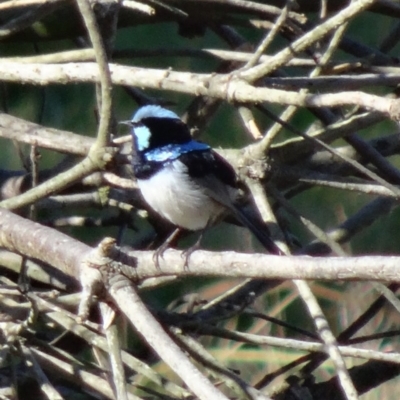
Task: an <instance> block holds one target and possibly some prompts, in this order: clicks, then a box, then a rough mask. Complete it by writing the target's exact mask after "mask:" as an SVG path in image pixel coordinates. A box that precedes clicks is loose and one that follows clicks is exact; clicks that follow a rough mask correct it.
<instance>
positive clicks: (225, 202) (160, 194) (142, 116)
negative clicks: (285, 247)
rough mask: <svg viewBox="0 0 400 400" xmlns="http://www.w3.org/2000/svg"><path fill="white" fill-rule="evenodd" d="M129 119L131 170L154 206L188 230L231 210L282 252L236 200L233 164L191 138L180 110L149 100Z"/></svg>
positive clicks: (200, 227)
mask: <svg viewBox="0 0 400 400" xmlns="http://www.w3.org/2000/svg"><path fill="white" fill-rule="evenodd" d="M127 124H128V125H130V126H131V127H132V135H133V159H132V165H133V171H134V174H135V176H136V179H137V183H138V186H139V188H140V190H141V192H142V195H143V197H144V199H145V201H146V202H147V204H148V205H149V206H150V207H151V208H152V209H153V210H154V211H156V212H157V213H158V214H159V215H161V216H162V217H163V218H165V219H167V220H168V221H170V222H171V223H172V224H174V225H176V226H177V227H178V228H184V229H188V230H190V231H197V230H204V229H205V228H207V227H208V226H210V225H212V224H214V223H215V222H216V221H217V220H219V219H220V218H221V217H222V216H223V215H224V214H226V213H227V212H230V213H232V214H233V215H234V216H235V217H236V219H237V220H239V221H240V223H242V224H243V225H245V226H247V227H248V228H249V229H250V230H251V231H252V232H253V234H254V235H255V236H256V237H257V239H258V240H259V241H260V242H261V244H262V245H263V246H264V247H265V248H266V249H267V250H268V251H269V252H270V253H273V254H281V250H280V249H279V248H278V247H277V246H276V245H275V243H274V242H273V241H272V240H271V238H270V235H269V231H268V229H267V227H266V226H265V224H264V223H263V222H262V221H261V218H259V217H257V216H255V215H257V214H256V213H253V215H251V214H249V213H247V212H245V211H244V208H243V207H242V206H241V205H240V204H239V203H238V201H237V197H238V185H237V183H238V182H237V176H236V173H235V171H234V169H233V168H232V166H231V165H230V164H229V163H228V162H227V161H226V160H225V159H224V158H222V157H221V156H220V155H219V154H217V153H216V152H215V151H213V150H212V149H211V147H210V146H208V145H207V144H205V143H201V142H198V141H195V140H193V139H192V137H191V136H190V132H189V129H188V127H187V125H186V124H185V123H184V122H183V121H182V120H181V119H180V118H179V117H178V115H177V114H175V113H174V112H172V111H170V110H167V109H164V108H162V107H160V106H154V105H147V106H144V107H141V108H139V109H138V110H137V111H136V113H135V114H134V115H133V117H132V120H131V121H129V122H127Z"/></svg>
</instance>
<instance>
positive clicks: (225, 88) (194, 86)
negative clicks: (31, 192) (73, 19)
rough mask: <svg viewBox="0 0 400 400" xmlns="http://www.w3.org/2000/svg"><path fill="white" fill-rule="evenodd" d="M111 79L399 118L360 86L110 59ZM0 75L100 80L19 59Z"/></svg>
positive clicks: (87, 70) (92, 68) (395, 105)
mask: <svg viewBox="0 0 400 400" xmlns="http://www.w3.org/2000/svg"><path fill="white" fill-rule="evenodd" d="M109 67H110V70H111V73H112V80H113V83H114V84H117V85H122V86H138V87H143V88H153V89H157V90H171V91H176V92H180V93H186V94H192V95H196V96H200V95H201V96H210V97H214V98H219V99H223V100H228V101H231V102H235V101H236V102H241V103H250V104H254V103H261V102H267V101H268V102H270V103H277V104H283V105H296V106H300V107H339V106H344V105H356V106H360V107H363V108H370V109H372V110H375V111H378V112H380V113H383V114H385V115H389V116H390V117H391V118H393V119H397V118H398V117H399V110H398V109H399V103H400V101H399V100H398V99H390V98H386V97H381V96H377V95H372V94H368V93H364V92H361V91H345V92H341V93H321V94H317V93H315V94H303V93H299V92H297V91H286V90H279V89H272V88H268V87H254V86H253V85H251V84H249V83H247V82H245V81H244V80H241V79H238V78H237V77H232V75H230V74H229V75H224V74H195V73H193V72H177V71H171V70H169V69H164V70H159V69H151V68H137V67H127V66H122V65H117V64H109ZM0 76H1V80H3V81H9V82H19V83H29V84H38V85H48V84H51V83H59V84H60V83H62V84H65V83H70V82H74V83H79V82H99V81H100V78H99V71H98V66H97V64H94V63H68V64H24V63H16V62H7V61H3V62H0Z"/></svg>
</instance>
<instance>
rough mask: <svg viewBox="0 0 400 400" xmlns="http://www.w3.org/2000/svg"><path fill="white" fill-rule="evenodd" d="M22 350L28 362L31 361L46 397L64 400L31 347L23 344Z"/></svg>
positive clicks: (53, 399)
mask: <svg viewBox="0 0 400 400" xmlns="http://www.w3.org/2000/svg"><path fill="white" fill-rule="evenodd" d="M21 351H22V354H23V355H24V357H25V359H26V362H27V364H28V363H29V364H30V365H31V367H32V369H33V371H34V373H35V377H36V380H37V381H38V384H39V386H40V388H41V391H42V392H43V394H44V395H45V397H47V398H48V399H51V400H62V399H63V397H62V396H61V395H60V393H59V392H58V391H57V390H56V389H55V387H54V386H53V385H52V384H51V382H50V380H49V379H48V377H47V376H46V374H45V373H44V372H43V370H42V368H41V367H40V365H39V363H38V362H37V361H36V359H35V357H34V356H33V354H32V352H31V350H30V349H29V347H26V346H25V345H21Z"/></svg>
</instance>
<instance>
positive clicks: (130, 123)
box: [118, 120, 133, 126]
mask: <svg viewBox="0 0 400 400" xmlns="http://www.w3.org/2000/svg"><path fill="white" fill-rule="evenodd" d="M118 124H121V125H128V126H132V125H133V124H132V121H130V120H126V121H119V122H118Z"/></svg>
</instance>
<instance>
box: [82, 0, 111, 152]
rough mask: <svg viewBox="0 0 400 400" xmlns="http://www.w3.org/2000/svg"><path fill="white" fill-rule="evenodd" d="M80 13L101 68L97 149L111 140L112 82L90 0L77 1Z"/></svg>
mask: <svg viewBox="0 0 400 400" xmlns="http://www.w3.org/2000/svg"><path fill="white" fill-rule="evenodd" d="M77 3H78V6H79V11H80V13H81V15H82V17H83V20H84V21H85V25H86V28H87V30H88V33H89V37H90V41H91V42H92V45H93V50H94V53H95V56H96V62H97V64H98V67H99V79H100V85H101V112H100V122H99V128H98V132H97V138H96V143H95V147H97V148H101V147H104V146H106V145H107V144H108V143H109V140H110V126H111V113H112V82H111V75H110V69H109V67H108V60H107V54H106V51H105V48H104V44H103V40H102V38H101V35H100V32H99V27H98V26H97V22H96V18H95V16H94V13H93V11H92V8H91V5H90V3H89V0H77Z"/></svg>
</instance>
